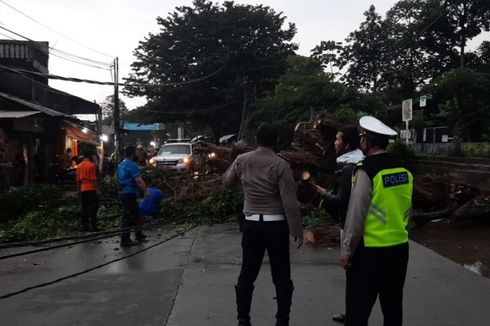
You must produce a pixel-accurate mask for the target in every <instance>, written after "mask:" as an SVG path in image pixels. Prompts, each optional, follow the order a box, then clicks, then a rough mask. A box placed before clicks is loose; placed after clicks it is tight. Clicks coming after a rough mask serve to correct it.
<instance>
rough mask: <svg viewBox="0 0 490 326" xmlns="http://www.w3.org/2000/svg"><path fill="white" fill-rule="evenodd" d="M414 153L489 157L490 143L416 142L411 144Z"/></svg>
mask: <svg viewBox="0 0 490 326" xmlns="http://www.w3.org/2000/svg"><path fill="white" fill-rule="evenodd" d="M410 146H411V148H412V149H413V150H414V151H415V152H416V153H421V154H429V155H438V156H465V157H490V143H488V142H486V143H483V142H482V143H438V144H430V143H417V144H411V145H410Z"/></svg>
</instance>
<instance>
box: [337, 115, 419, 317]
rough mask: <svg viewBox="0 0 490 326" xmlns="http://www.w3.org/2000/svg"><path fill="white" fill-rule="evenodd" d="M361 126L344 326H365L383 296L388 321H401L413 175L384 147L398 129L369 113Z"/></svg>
mask: <svg viewBox="0 0 490 326" xmlns="http://www.w3.org/2000/svg"><path fill="white" fill-rule="evenodd" d="M359 125H360V127H361V129H362V131H363V132H362V133H361V149H362V150H363V152H364V154H365V155H366V158H365V159H364V161H363V162H362V163H359V164H358V166H357V168H356V170H355V172H354V176H353V187H352V191H351V196H350V200H349V207H348V210H347V217H346V221H345V228H344V238H343V241H342V257H341V260H340V263H341V265H342V267H344V268H345V270H346V271H347V272H346V276H347V289H346V292H347V293H346V320H345V325H347V326H366V325H367V323H368V319H369V315H370V314H371V309H372V307H373V305H374V303H375V301H376V298H377V297H378V295H379V301H380V304H381V310H382V311H383V316H384V323H383V325H384V326H400V325H402V321H403V309H402V301H403V286H404V283H405V276H406V273H407V264H408V231H407V225H408V222H409V219H410V216H411V212H412V191H413V177H412V174H411V173H410V171H408V170H407V169H406V168H404V167H403V163H402V162H401V161H400V160H398V159H396V158H395V157H394V156H392V155H391V154H389V153H387V152H386V151H385V149H386V147H387V146H388V140H389V137H393V136H395V135H396V134H397V133H396V131H394V130H393V129H391V128H390V127H388V126H386V125H385V124H384V123H382V122H381V121H379V120H378V119H376V118H373V117H367V116H366V117H362V118H361V119H360V120H359Z"/></svg>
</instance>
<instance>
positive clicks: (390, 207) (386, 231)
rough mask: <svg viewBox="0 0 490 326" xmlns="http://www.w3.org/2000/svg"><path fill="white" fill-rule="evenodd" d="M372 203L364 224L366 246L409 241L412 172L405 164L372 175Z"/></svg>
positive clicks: (391, 244)
mask: <svg viewBox="0 0 490 326" xmlns="http://www.w3.org/2000/svg"><path fill="white" fill-rule="evenodd" d="M372 182H373V192H372V198H371V205H370V206H369V210H368V213H367V216H366V221H365V225H364V246H366V247H390V246H394V245H398V244H402V243H405V242H407V241H408V230H407V225H408V222H409V219H410V216H411V214H412V191H413V176H412V174H411V173H410V171H408V170H407V169H405V168H401V167H398V168H390V169H384V170H381V171H379V172H378V173H376V175H375V176H374V177H373V179H372Z"/></svg>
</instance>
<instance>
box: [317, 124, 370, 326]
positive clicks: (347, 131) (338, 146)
mask: <svg viewBox="0 0 490 326" xmlns="http://www.w3.org/2000/svg"><path fill="white" fill-rule="evenodd" d="M359 143H360V137H359V131H358V129H357V127H356V126H345V127H343V128H341V129H340V130H339V131H338V132H337V135H336V137H335V152H336V153H337V164H338V165H339V167H340V169H339V170H338V171H336V172H335V177H336V182H335V185H334V187H333V189H332V191H329V192H327V190H326V189H324V188H322V187H320V186H317V188H318V191H319V192H320V193H321V194H322V201H321V204H320V205H321V207H323V208H325V210H326V211H327V212H328V213H329V214H330V215H332V216H334V217H335V218H336V219H337V222H338V223H339V226H340V230H341V231H340V238H341V239H342V237H343V229H344V224H345V216H346V214H347V207H348V205H349V197H350V191H351V185H352V172H353V171H354V168H355V166H356V164H357V163H359V162H360V161H362V159H363V158H364V154H363V153H362V151H361V150H360V149H359V146H360V144H359ZM332 319H333V320H335V321H338V322H341V323H342V322H344V319H345V314H336V315H334V316H332Z"/></svg>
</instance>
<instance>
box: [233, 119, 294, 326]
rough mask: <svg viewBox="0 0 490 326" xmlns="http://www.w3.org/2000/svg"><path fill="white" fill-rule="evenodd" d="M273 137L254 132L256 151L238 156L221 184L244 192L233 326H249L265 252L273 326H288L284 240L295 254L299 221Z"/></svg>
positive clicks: (271, 131)
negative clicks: (274, 303) (273, 297)
mask: <svg viewBox="0 0 490 326" xmlns="http://www.w3.org/2000/svg"><path fill="white" fill-rule="evenodd" d="M277 140H278V132H277V130H276V129H275V128H274V127H272V126H271V125H263V126H261V127H259V128H258V130H257V133H256V141H257V145H258V148H257V149H256V150H255V151H252V152H249V153H245V154H242V155H239V156H238V157H237V158H236V160H235V161H234V162H233V163H232V165H231V166H230V167H229V168H228V170H227V171H226V172H225V174H224V175H223V184H224V185H225V186H232V185H233V184H237V183H239V182H241V185H242V188H243V191H244V197H245V200H244V209H243V212H244V214H245V218H244V220H243V221H242V222H241V226H240V229H241V231H242V233H243V234H242V267H241V271H240V276H239V277H238V282H237V284H236V286H235V292H236V303H237V312H238V317H237V318H238V325H239V326H250V325H251V323H250V306H251V303H252V295H253V290H254V282H255V280H256V279H257V276H258V274H259V271H260V268H261V265H262V260H263V258H264V253H265V251H266V250H267V253H268V255H269V261H270V265H271V273H272V280H273V283H274V285H275V288H276V298H277V313H276V326H288V325H289V313H290V308H291V302H292V295H293V289H294V287H293V282H292V280H291V264H290V253H289V234H290V235H291V236H293V237H294V241H295V245H296V248H299V247H301V245H302V244H303V230H302V218H301V214H300V211H299V205H298V201H297V198H296V184H295V182H294V179H293V174H292V171H291V168H290V167H289V164H288V163H287V162H286V161H285V160H283V159H282V158H280V157H279V156H277V154H276V153H275V152H274V150H273V149H274V148H275V146H276V143H277Z"/></svg>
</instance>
